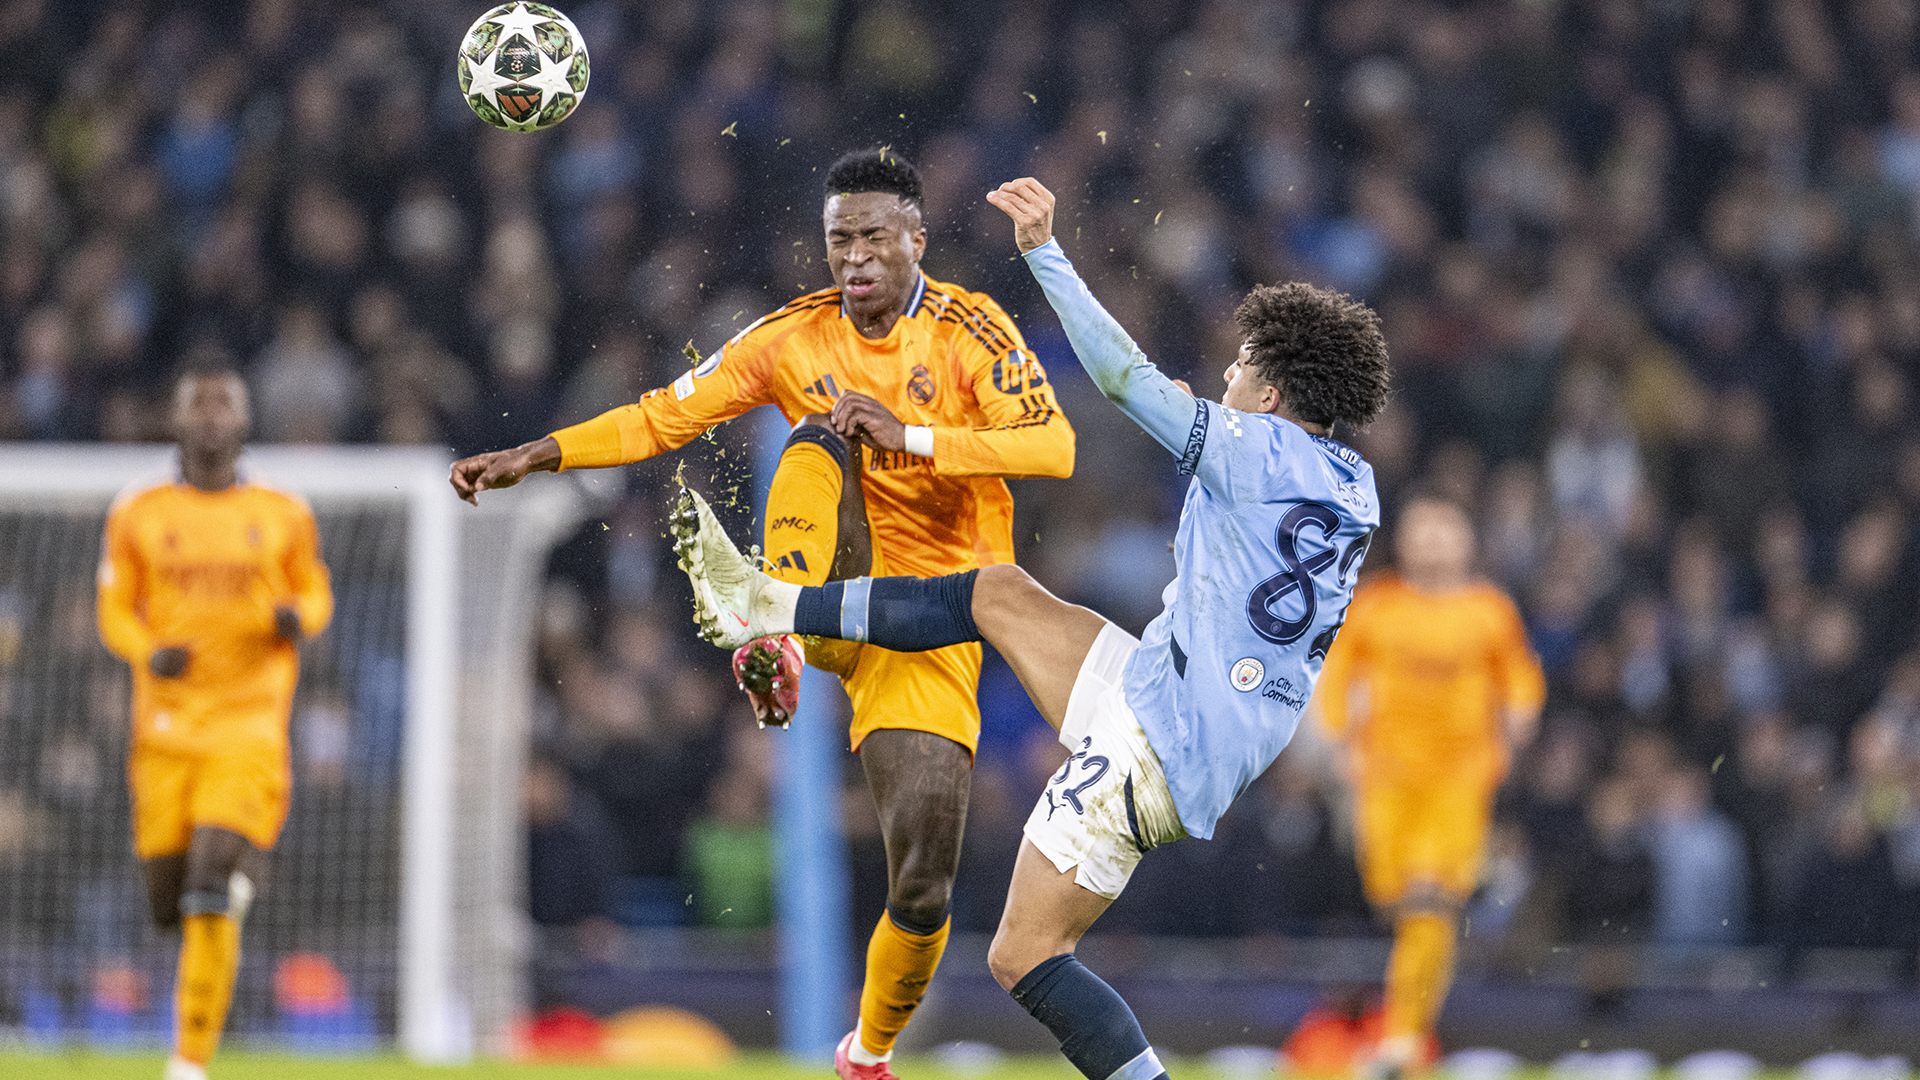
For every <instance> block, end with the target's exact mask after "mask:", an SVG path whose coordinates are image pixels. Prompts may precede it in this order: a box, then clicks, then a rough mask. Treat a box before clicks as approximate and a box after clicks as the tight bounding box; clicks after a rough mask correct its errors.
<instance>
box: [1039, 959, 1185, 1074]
mask: <svg viewBox="0 0 1920 1080" xmlns="http://www.w3.org/2000/svg"><path fill="white" fill-rule="evenodd" d="M1012 994H1013V1000H1015V1001H1017V1002H1019V1003H1020V1005H1021V1007H1022V1008H1025V1009H1026V1010H1027V1012H1029V1013H1031V1014H1033V1018H1034V1019H1035V1020H1038V1021H1040V1022H1041V1023H1042V1024H1045V1025H1047V1030H1048V1031H1051V1032H1053V1037H1054V1038H1056V1039H1058V1040H1060V1052H1061V1053H1062V1054H1065V1055H1066V1057H1067V1060H1068V1061H1071V1062H1073V1067H1074V1068H1076V1069H1079V1070H1080V1071H1081V1073H1083V1074H1085V1075H1086V1076H1088V1077H1089V1078H1091V1080H1156V1078H1158V1077H1165V1076H1166V1075H1167V1071H1166V1069H1164V1068H1162V1067H1161V1065H1160V1058H1159V1055H1157V1054H1155V1053H1154V1052H1153V1047H1152V1046H1151V1045H1149V1044H1148V1042H1147V1037H1146V1035H1145V1034H1144V1033H1143V1032H1141V1030H1140V1021H1139V1020H1138V1019H1136V1018H1135V1017H1134V1015H1133V1010H1132V1009H1130V1008H1128V1007H1127V1003H1126V1001H1125V1000H1124V999H1122V998H1121V997H1120V995H1119V994H1118V993H1115V992H1114V989H1113V987H1111V986H1108V985H1107V984H1106V981H1105V980H1103V979H1101V978H1100V976H1098V975H1095V974H1094V973H1093V972H1091V971H1089V970H1087V968H1086V967H1085V965H1083V964H1081V963H1080V961H1079V960H1078V959H1076V958H1075V957H1074V955H1073V954H1072V953H1064V954H1062V955H1060V956H1056V957H1054V958H1052V959H1051V960H1046V961H1043V962H1042V963H1041V964H1040V965H1039V966H1038V967H1036V968H1034V969H1033V970H1032V971H1029V972H1027V974H1026V975H1025V976H1024V977H1023V978H1021V980H1020V981H1019V982H1018V983H1016V984H1015V985H1014V987H1013V990H1012Z"/></svg>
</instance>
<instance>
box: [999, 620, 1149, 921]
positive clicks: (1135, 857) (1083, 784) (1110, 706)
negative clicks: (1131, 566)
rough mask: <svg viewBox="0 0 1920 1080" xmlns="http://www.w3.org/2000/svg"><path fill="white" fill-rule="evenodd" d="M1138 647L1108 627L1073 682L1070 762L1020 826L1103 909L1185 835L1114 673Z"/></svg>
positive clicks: (1064, 736)
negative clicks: (1138, 870)
mask: <svg viewBox="0 0 1920 1080" xmlns="http://www.w3.org/2000/svg"><path fill="white" fill-rule="evenodd" d="M1139 647H1140V640H1139V639H1138V638H1136V637H1134V636H1133V635H1131V634H1129V633H1127V632H1126V631H1125V630H1122V629H1120V628H1119V627H1117V626H1115V625H1113V624H1112V623H1108V624H1107V625H1106V626H1105V627H1103V628H1102V629H1101V631H1100V636H1099V637H1098V638H1095V639H1094V642H1093V648H1091V649H1089V650H1088V651H1087V658H1086V660H1085V661H1084V662H1082V663H1081V665H1080V673H1079V674H1078V675H1076V676H1075V677H1074V680H1073V693H1072V694H1071V695H1070V696H1069V697H1068V699H1067V715H1066V717H1065V719H1064V720H1063V721H1062V723H1061V725H1060V741H1061V742H1062V743H1063V744H1065V745H1066V747H1067V749H1068V750H1070V751H1072V752H1073V756H1072V757H1070V758H1068V759H1067V763H1066V764H1065V765H1062V766H1061V767H1060V771H1059V772H1057V773H1055V774H1054V776H1053V779H1051V780H1049V781H1047V788H1046V790H1045V791H1044V792H1042V793H1041V795H1040V801H1039V802H1037V803H1035V804H1034V807H1033V813H1032V814H1030V815H1028V817H1027V827H1026V830H1025V831H1026V836H1027V839H1028V840H1031V841H1033V846H1034V847H1036V848H1038V849H1039V850H1040V854H1042V855H1045V856H1046V857H1047V858H1048V859H1049V860H1051V861H1052V863H1053V865H1054V868H1055V869H1057V870H1059V871H1060V872H1061V873H1063V874H1064V873H1066V872H1067V871H1068V870H1072V869H1074V868H1075V867H1078V868H1079V869H1078V872H1077V873H1076V874H1075V875H1074V881H1075V882H1076V883H1077V884H1079V886H1080V887H1081V888H1083V889H1086V890H1087V891H1089V892H1092V893H1096V894H1098V895H1100V896H1104V897H1106V898H1107V899H1109V900H1112V899H1114V898H1115V897H1118V896H1119V895H1120V890H1122V889H1124V888H1126V887H1127V878H1129V877H1131V876H1132V875H1133V868H1134V867H1135V866H1137V865H1139V863H1140V856H1142V855H1144V854H1146V853H1147V852H1148V851H1151V850H1152V849H1154V848H1155V847H1158V846H1159V845H1161V844H1164V843H1166V842H1168V841H1170V840H1178V839H1180V838H1181V837H1183V836H1185V835H1186V834H1187V833H1186V830H1185V829H1183V828H1181V826H1180V815H1179V812H1178V811H1176V810H1175V809H1174V805H1173V793H1172V792H1170V791H1168V790H1167V776H1166V773H1164V772H1163V771H1161V767H1160V758H1159V755H1157V754H1155V753H1154V752H1153V746H1152V745H1151V744H1149V743H1148V742H1147V733H1146V732H1145V731H1144V730H1142V729H1141V727H1140V721H1139V720H1137V719H1135V717H1134V715H1133V709H1132V708H1130V707H1129V706H1128V705H1127V693H1126V690H1125V689H1124V688H1123V687H1122V686H1121V685H1120V672H1121V669H1122V668H1124V667H1125V666H1126V663H1127V657H1129V656H1132V655H1133V652H1134V650H1135V649H1138V648H1139Z"/></svg>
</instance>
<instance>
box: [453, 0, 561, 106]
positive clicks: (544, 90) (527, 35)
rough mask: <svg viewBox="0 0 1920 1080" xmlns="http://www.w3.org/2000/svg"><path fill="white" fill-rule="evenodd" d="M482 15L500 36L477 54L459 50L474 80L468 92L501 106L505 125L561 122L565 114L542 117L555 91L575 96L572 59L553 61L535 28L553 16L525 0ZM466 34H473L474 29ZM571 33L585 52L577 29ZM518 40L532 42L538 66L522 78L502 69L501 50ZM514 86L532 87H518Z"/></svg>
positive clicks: (531, 45) (530, 44)
mask: <svg viewBox="0 0 1920 1080" xmlns="http://www.w3.org/2000/svg"><path fill="white" fill-rule="evenodd" d="M482 21H483V22H486V23H492V24H494V25H496V26H498V27H499V28H500V32H499V37H498V39H497V44H496V45H495V46H494V48H493V49H492V50H491V51H489V52H488V53H487V54H486V55H485V56H482V57H481V58H480V59H478V60H475V59H473V58H472V57H470V56H468V55H466V54H465V53H464V52H463V53H462V54H461V56H460V62H461V63H462V64H463V65H465V66H466V70H467V73H468V76H469V78H470V80H471V82H470V84H469V86H468V88H467V92H468V93H469V94H473V95H478V96H479V97H480V98H482V99H483V100H485V101H487V102H489V103H491V104H493V105H494V106H495V107H496V108H497V109H499V111H500V115H501V119H502V120H503V121H505V126H508V127H512V128H514V129H517V130H521V131H531V130H533V129H535V128H538V127H544V126H546V124H547V123H555V122H558V120H559V119H560V118H561V117H552V118H550V119H547V120H545V121H544V122H543V119H542V118H543V117H545V116H546V112H547V109H548V106H549V105H550V104H551V103H552V102H553V100H554V98H555V97H556V96H557V95H561V94H565V95H570V96H577V95H576V94H575V91H574V89H573V87H572V86H571V85H569V84H568V82H567V69H568V63H569V61H568V60H562V61H559V62H555V61H554V60H553V59H552V58H550V57H548V56H547V55H546V53H544V52H542V51H541V50H540V48H539V41H540V35H539V32H538V31H537V30H536V29H535V28H536V27H538V26H540V25H541V24H543V23H548V22H553V21H555V20H553V19H552V18H550V17H549V16H546V15H537V14H535V13H533V12H532V11H529V10H528V9H527V5H526V4H524V3H516V4H514V5H513V6H512V8H511V9H510V10H508V11H507V12H506V13H504V14H501V15H496V16H493V17H491V18H488V19H485V20H482ZM468 36H469V38H471V37H472V35H471V32H470V33H469V35H468ZM573 37H574V48H575V50H576V51H578V52H584V51H585V47H584V45H582V44H581V43H580V40H579V35H578V34H577V33H575V34H573ZM517 42H524V43H525V44H526V45H527V46H530V47H531V51H532V54H533V56H534V58H535V60H536V62H537V63H538V64H539V68H538V70H536V71H534V72H533V73H531V74H530V75H528V76H526V77H524V78H518V79H515V78H510V77H508V76H506V75H503V74H501V73H500V70H499V69H500V68H501V67H503V66H505V65H502V64H501V63H500V53H501V50H503V49H508V48H512V47H514V46H515V45H516V43H517ZM516 88H519V89H523V90H525V91H529V92H522V93H515V90H516ZM534 92H537V94H536V93H534ZM569 111H571V110H569ZM564 115H565V114H564V113H563V114H562V116H564Z"/></svg>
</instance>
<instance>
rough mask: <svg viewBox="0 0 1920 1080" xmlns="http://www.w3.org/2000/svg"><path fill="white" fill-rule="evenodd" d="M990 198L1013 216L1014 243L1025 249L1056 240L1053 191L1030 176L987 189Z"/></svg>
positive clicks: (989, 199) (994, 203)
mask: <svg viewBox="0 0 1920 1080" xmlns="http://www.w3.org/2000/svg"><path fill="white" fill-rule="evenodd" d="M987 201H988V202H990V203H992V204H993V205H995V206H997V207H999V208H1000V209H1002V210H1004V211H1006V212H1007V216H1008V217H1010V218H1012V219H1013V242H1014V243H1016V244H1018V245H1019V246H1020V250H1021V251H1022V252H1028V251H1032V250H1033V249H1034V248H1037V247H1039V246H1040V245H1042V244H1044V243H1046V242H1047V241H1048V240H1051V239H1053V192H1051V191H1048V190H1047V189H1046V188H1045V187H1043V186H1042V185H1041V183H1040V181H1038V180H1035V179H1034V178H1033V177H1031V176H1023V177H1021V178H1020V179H1018V180H1009V181H1007V182H1006V183H1004V184H1001V185H1000V186H999V187H997V188H995V189H994V190H992V191H989V192H987Z"/></svg>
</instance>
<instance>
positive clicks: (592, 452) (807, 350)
mask: <svg viewBox="0 0 1920 1080" xmlns="http://www.w3.org/2000/svg"><path fill="white" fill-rule="evenodd" d="M849 390H855V391H859V392H860V393H863V394H866V395H868V396H869V397H872V398H874V399H876V400H878V401H879V402H880V403H881V404H883V405H885V406H886V407H887V408H888V409H890V410H892V412H893V414H894V415H895V416H897V417H899V418H900V420H901V421H902V422H904V423H906V424H909V425H926V426H930V427H932V428H933V457H931V458H924V457H919V456H916V455H914V454H909V453H905V452H896V453H889V452H881V451H876V450H874V449H872V448H871V447H869V448H868V449H867V453H866V462H865V471H864V474H863V480H862V490H863V491H864V493H865V495H866V501H867V516H868V520H869V521H870V523H871V525H872V529H873V540H874V547H875V555H876V556H877V557H879V558H881V559H883V560H884V563H883V565H884V572H886V573H890V574H911V575H916V576H922V577H932V576H937V575H940V574H949V573H954V572H956V571H961V570H966V569H970V568H973V567H976V566H985V565H990V564H993V563H1003V562H1012V561H1013V497H1012V495H1011V494H1010V493H1009V492H1008V491H1007V485H1006V483H1005V481H1004V480H1002V479H1001V478H1002V477H1009V476H1069V475H1071V474H1072V472H1073V454H1074V438H1073V428H1072V426H1071V425H1069V424H1068V423H1067V420H1066V417H1064V416H1062V415H1061V414H1060V410H1059V408H1058V406H1057V405H1056V403H1055V401H1054V396H1053V387H1052V386H1051V385H1050V384H1049V383H1048V382H1047V375H1046V372H1045V371H1043V370H1042V369H1041V367H1040V362H1039V361H1038V360H1036V359H1035V358H1034V356H1033V354H1032V353H1031V352H1029V351H1028V350H1027V347H1026V342H1025V341H1023V340H1022V339H1021V337H1020V332H1019V331H1018V330H1016V329H1014V326H1013V320H1011V319H1009V318H1008V317H1007V315H1006V313H1005V312H1004V311H1002V310H1001V309H1000V306H999V305H998V304H996V303H994V302H993V300H992V299H991V298H989V297H987V296H986V295H984V294H982V293H975V292H968V291H966V290H964V289H961V288H959V287H957V286H953V285H947V284H943V283H941V282H937V281H931V280H928V279H927V278H925V277H922V278H921V280H920V285H919V287H918V289H917V290H916V295H915V297H914V299H913V302H912V303H911V304H910V305H909V306H908V308H907V311H906V313H905V314H904V315H902V316H901V317H900V319H899V321H898V322H896V323H894V326H893V329H892V330H890V331H888V333H887V335H886V336H885V337H882V338H878V339H868V338H864V337H862V336H860V333H859V331H857V330H855V329H854V327H853V323H852V321H851V320H850V319H848V318H847V317H846V316H845V314H844V313H843V312H842V311H841V307H840V290H839V289H823V290H821V291H820V292H815V293H809V294H807V295H806V296H802V297H800V298H799V299H797V300H794V301H792V302H791V303H789V304H787V305H786V306H785V307H783V308H781V309H780V310H778V311H776V312H774V313H772V314H771V315H768V316H766V317H765V318H763V319H761V320H759V321H758V322H756V323H754V324H753V325H751V326H749V327H747V328H746V329H745V330H743V331H741V332H740V333H739V334H738V335H737V336H735V337H734V339H733V340H732V341H729V342H728V343H727V344H726V347H725V348H723V349H722V350H720V351H719V352H717V353H715V354H714V355H713V356H711V357H709V358H708V359H707V360H706V361H705V362H704V363H702V364H701V365H700V366H698V367H696V368H693V369H692V370H690V371H688V372H687V373H686V374H684V375H682V376H680V378H679V379H677V380H676V381H675V382H674V383H673V385H671V386H668V387H664V388H662V389H659V390H651V391H648V392H647V394H646V395H645V396H643V397H642V398H641V399H640V400H639V401H638V402H636V403H634V404H632V405H625V406H622V407H620V408H618V409H614V410H612V411H610V412H607V413H603V414H602V415H600V416H599V417H596V418H595V419H592V420H589V421H587V422H585V423H583V424H576V425H574V426H572V427H569V428H565V429H562V430H560V431H556V432H554V433H553V437H554V439H555V440H556V441H558V442H559V444H560V466H561V468H563V469H580V468H600V467H605V466H610V465H623V464H626V463H628V462H632V461H639V460H642V459H644V458H649V457H652V456H653V455H655V454H659V453H663V452H665V451H667V450H671V449H674V448H675V447H678V446H681V445H684V444H685V443H686V442H688V441H689V440H691V439H693V438H694V437H695V436H697V435H699V434H700V433H701V432H704V431H706V430H707V429H708V428H710V427H712V426H713V425H715V424H717V423H719V422H721V421H722V420H727V419H731V418H732V417H735V416H738V415H740V414H741V413H744V412H746V411H747V410H748V409H751V408H753V407H755V406H757V405H767V404H771V405H775V406H778V407H779V409H780V411H781V413H782V414H783V415H785V416H786V418H787V421H788V422H789V423H793V422H796V421H798V420H799V419H800V418H801V417H802V416H805V415H807V414H808V413H824V412H827V411H828V410H829V409H831V408H832V407H833V402H834V399H835V398H838V397H839V396H840V395H841V394H842V393H843V392H845V391H849ZM878 570H879V566H876V572H878Z"/></svg>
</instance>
